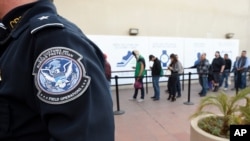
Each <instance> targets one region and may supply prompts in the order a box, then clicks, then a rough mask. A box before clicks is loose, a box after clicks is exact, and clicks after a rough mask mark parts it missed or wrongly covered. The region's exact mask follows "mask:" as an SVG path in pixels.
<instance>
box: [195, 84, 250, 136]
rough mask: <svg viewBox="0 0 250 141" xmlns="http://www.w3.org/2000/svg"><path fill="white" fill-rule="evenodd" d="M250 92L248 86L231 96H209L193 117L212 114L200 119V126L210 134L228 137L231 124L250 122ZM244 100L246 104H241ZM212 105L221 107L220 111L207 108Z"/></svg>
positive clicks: (202, 101)
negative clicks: (216, 111)
mask: <svg viewBox="0 0 250 141" xmlns="http://www.w3.org/2000/svg"><path fill="white" fill-rule="evenodd" d="M249 94H250V88H246V89H244V90H242V91H240V92H239V93H238V94H237V95H235V96H231V97H230V96H228V95H227V94H225V93H220V94H218V95H211V96H207V97H205V98H203V99H202V100H201V102H200V104H199V106H198V109H197V111H196V112H195V113H194V114H193V115H192V116H191V118H194V117H197V116H200V115H204V114H212V115H213V116H212V117H209V118H204V119H203V120H201V121H199V123H198V126H199V127H200V128H201V129H203V130H204V131H206V132H208V133H210V134H213V135H216V136H219V137H226V138H228V137H229V128H230V125H231V124H250V97H249ZM243 100H244V101H245V102H243V103H244V105H240V104H239V102H242V101H243ZM210 106H213V107H216V108H217V109H219V111H220V113H219V114H217V113H214V112H212V111H209V110H207V107H210Z"/></svg>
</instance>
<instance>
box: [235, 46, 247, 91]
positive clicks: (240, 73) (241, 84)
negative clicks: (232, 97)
mask: <svg viewBox="0 0 250 141" xmlns="http://www.w3.org/2000/svg"><path fill="white" fill-rule="evenodd" d="M246 54H247V52H246V51H245V50H243V51H242V52H241V57H240V58H239V60H238V61H237V62H236V71H237V73H236V75H237V83H236V84H237V86H236V88H240V89H244V88H246V81H247V68H248V59H247V57H246Z"/></svg>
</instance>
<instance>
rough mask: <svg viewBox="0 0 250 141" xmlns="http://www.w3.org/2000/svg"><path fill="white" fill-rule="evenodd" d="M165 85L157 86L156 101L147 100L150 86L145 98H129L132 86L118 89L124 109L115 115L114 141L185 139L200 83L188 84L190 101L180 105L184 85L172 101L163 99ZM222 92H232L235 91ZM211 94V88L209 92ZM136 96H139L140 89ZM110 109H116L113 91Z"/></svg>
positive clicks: (175, 140)
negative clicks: (138, 99) (133, 99)
mask: <svg viewBox="0 0 250 141" xmlns="http://www.w3.org/2000/svg"><path fill="white" fill-rule="evenodd" d="M165 89H166V87H161V99H160V101H153V100H151V98H150V97H151V96H153V88H149V93H148V94H146V96H145V101H144V102H142V103H138V102H137V101H129V100H128V99H129V98H131V97H132V95H133V93H134V89H133V87H132V86H131V89H122V90H120V91H119V92H120V109H121V110H124V111H125V114H123V115H116V116H115V124H116V135H115V139H116V141H189V138H190V137H189V135H190V131H189V130H190V129H189V128H190V126H189V125H190V121H189V117H190V115H191V114H192V113H194V112H195V110H196V108H197V105H198V104H199V101H200V99H201V97H200V96H199V95H198V92H199V91H200V86H199V85H198V84H192V86H191V102H193V103H194V105H189V106H188V105H184V104H183V102H186V101H187V85H185V91H183V92H182V97H181V98H178V99H177V100H176V101H175V102H170V101H167V100H166V99H167V97H168V94H166V93H165ZM226 93H228V94H229V95H234V94H235V91H231V90H228V91H227V92H226ZM209 94H213V92H209V93H208V95H209ZM138 98H140V91H139V95H138ZM113 101H114V111H116V96H115V91H113Z"/></svg>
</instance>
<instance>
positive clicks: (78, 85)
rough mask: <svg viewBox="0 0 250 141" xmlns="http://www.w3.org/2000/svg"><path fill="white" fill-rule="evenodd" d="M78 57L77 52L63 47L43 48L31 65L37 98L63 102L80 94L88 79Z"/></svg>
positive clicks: (80, 57) (50, 101) (57, 102)
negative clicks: (32, 65) (32, 66)
mask: <svg viewBox="0 0 250 141" xmlns="http://www.w3.org/2000/svg"><path fill="white" fill-rule="evenodd" d="M81 59H82V56H81V55H80V54H79V53H77V52H76V51H74V50H72V49H69V48H66V47H53V48H49V49H47V50H45V51H43V52H42V53H41V54H40V55H39V56H38V57H37V59H36V62H35V65H34V68H33V75H34V76H35V84H36V88H37V89H38V94H37V96H38V98H39V99H40V100H42V101H43V102H46V103H49V104H63V103H67V102H69V101H72V100H74V99H76V98H78V97H79V96H81V95H82V94H83V93H84V92H85V91H86V90H87V88H88V86H89V84H90V80H91V79H90V77H89V76H87V75H86V71H85V67H84V65H83V64H82V62H81Z"/></svg>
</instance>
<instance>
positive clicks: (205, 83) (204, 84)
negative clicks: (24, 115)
mask: <svg viewBox="0 0 250 141" xmlns="http://www.w3.org/2000/svg"><path fill="white" fill-rule="evenodd" d="M199 82H200V85H201V87H202V90H201V95H206V94H207V87H208V80H207V77H202V76H200V77H199Z"/></svg>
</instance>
